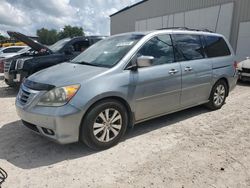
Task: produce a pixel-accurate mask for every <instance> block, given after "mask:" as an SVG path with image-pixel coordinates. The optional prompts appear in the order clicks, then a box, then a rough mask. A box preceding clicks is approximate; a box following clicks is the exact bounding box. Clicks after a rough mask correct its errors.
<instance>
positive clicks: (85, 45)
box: [73, 40, 89, 52]
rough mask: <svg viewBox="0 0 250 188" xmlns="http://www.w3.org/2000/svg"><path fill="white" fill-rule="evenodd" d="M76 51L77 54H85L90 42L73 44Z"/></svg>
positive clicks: (82, 41)
mask: <svg viewBox="0 0 250 188" xmlns="http://www.w3.org/2000/svg"><path fill="white" fill-rule="evenodd" d="M73 47H74V51H75V52H83V51H85V50H86V49H87V48H88V47H89V40H86V41H84V40H81V41H77V42H75V43H73Z"/></svg>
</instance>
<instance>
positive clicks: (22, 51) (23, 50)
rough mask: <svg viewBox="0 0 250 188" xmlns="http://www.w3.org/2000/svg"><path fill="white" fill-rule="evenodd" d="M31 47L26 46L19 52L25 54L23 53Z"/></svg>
mask: <svg viewBox="0 0 250 188" xmlns="http://www.w3.org/2000/svg"><path fill="white" fill-rule="evenodd" d="M30 49H31V48H30V47H25V48H24V49H22V50H20V51H19V52H18V53H20V54H23V53H26V52H28V51H29V50H30Z"/></svg>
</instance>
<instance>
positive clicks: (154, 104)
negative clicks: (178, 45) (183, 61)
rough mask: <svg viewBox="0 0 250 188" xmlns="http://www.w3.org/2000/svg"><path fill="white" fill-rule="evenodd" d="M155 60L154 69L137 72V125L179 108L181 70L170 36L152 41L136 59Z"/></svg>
mask: <svg viewBox="0 0 250 188" xmlns="http://www.w3.org/2000/svg"><path fill="white" fill-rule="evenodd" d="M140 56H152V57H153V58H154V60H153V62H152V65H151V66H150V67H146V68H138V71H137V72H134V73H133V75H134V81H135V84H136V89H135V109H136V112H135V116H136V121H139V120H143V119H146V118H151V117H154V116H158V115H162V114H165V113H167V112H169V111H172V110H175V109H177V108H179V105H180V94H181V67H180V64H179V63H176V62H174V54H173V46H172V41H171V37H170V35H160V36H157V37H154V38H152V39H151V40H149V41H148V42H147V43H146V44H144V46H143V47H142V48H141V49H140V50H139V52H138V53H137V54H136V57H140Z"/></svg>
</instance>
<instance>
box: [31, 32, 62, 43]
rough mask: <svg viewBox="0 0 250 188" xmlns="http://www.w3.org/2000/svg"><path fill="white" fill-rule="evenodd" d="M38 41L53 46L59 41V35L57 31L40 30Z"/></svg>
mask: <svg viewBox="0 0 250 188" xmlns="http://www.w3.org/2000/svg"><path fill="white" fill-rule="evenodd" d="M36 34H37V36H38V41H39V42H41V43H42V44H46V45H51V44H54V43H55V42H57V41H58V33H57V31H56V30H55V29H51V30H48V29H45V28H42V29H38V30H37V32H36Z"/></svg>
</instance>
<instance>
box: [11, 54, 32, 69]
mask: <svg viewBox="0 0 250 188" xmlns="http://www.w3.org/2000/svg"><path fill="white" fill-rule="evenodd" d="M29 59H32V57H27V58H22V59H17V61H16V67H15V68H16V70H18V69H22V68H23V65H24V63H25V61H27V60H29Z"/></svg>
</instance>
